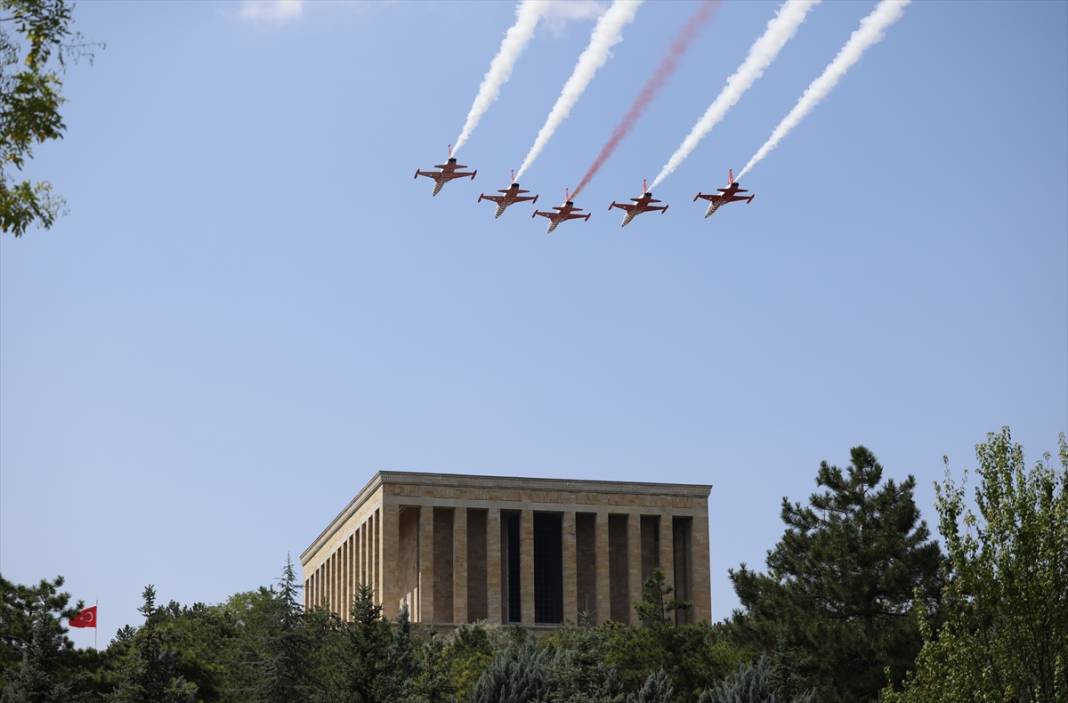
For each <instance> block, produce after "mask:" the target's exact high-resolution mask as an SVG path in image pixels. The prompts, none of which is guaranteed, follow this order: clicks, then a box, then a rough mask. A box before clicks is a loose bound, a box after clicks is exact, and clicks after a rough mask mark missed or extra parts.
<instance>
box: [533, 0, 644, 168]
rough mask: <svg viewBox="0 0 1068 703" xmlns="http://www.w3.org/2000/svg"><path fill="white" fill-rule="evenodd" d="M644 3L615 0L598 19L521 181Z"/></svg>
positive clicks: (539, 138) (534, 148) (536, 143)
mask: <svg viewBox="0 0 1068 703" xmlns="http://www.w3.org/2000/svg"><path fill="white" fill-rule="evenodd" d="M641 2H642V0H615V1H614V2H613V3H612V6H611V7H610V8H608V11H607V12H605V13H604V14H603V15H601V18H600V19H599V20H597V26H596V27H594V28H593V34H591V35H590V43H589V44H588V45H587V46H586V49H585V51H583V52H582V55H580V56H579V58H578V63H576V64H575V69H574V70H573V71H572V72H571V77H570V78H568V79H567V83H564V88H563V90H561V91H560V97H558V98H557V99H556V104H554V105H553V109H552V110H550V111H549V116H548V117H547V118H546V119H545V124H544V125H542V128H541V129H540V130H539V131H538V136H537V138H535V139H534V145H533V146H531V147H530V152H529V153H528V154H527V158H525V159H523V165H522V166H520V167H519V172H518V173H516V174H515V177H516V180H517V181H518V180H519V178H520V177H521V176H522V175H523V173H524V172H525V171H526V170H527V169H528V168H530V165H531V164H532V163H534V159H536V158H538V154H540V153H541V150H542V149H544V148H545V145H546V144H548V143H549V139H550V138H551V137H552V136H553V132H555V131H556V128H557V127H559V126H560V123H561V122H563V121H564V119H565V118H566V117H567V115H568V113H570V112H571V108H573V107H574V106H575V103H577V102H578V99H579V98H580V97H581V96H582V93H583V91H584V90H586V86H588V85H589V84H590V81H592V80H593V77H594V76H595V75H597V71H598V69H600V68H601V66H604V64H605V63H606V62H607V61H608V58H609V56H610V55H611V50H612V47H613V46H615V45H616V44H618V43H619V42H620V41H621V40H622V39H623V27H625V26H626V25H627V24H628V23H629V22H630V21H631V20H633V19H634V15H635V13H637V12H638V6H639V5H641Z"/></svg>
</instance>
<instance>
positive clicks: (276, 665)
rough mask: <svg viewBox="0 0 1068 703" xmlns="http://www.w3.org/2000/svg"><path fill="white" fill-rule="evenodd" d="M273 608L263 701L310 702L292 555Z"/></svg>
mask: <svg viewBox="0 0 1068 703" xmlns="http://www.w3.org/2000/svg"><path fill="white" fill-rule="evenodd" d="M273 605H274V607H273V608H272V611H273V614H274V622H272V623H270V629H269V631H268V634H267V638H266V639H267V641H266V642H265V647H264V649H265V650H266V652H265V654H266V661H265V662H264V666H263V673H262V676H261V677H260V684H261V688H260V691H259V699H260V700H262V701H264V702H265V703H299V702H300V701H304V700H307V687H308V674H307V672H308V662H307V648H306V647H307V637H306V636H305V632H304V628H303V615H304V609H303V607H302V606H301V604H300V585H299V584H298V583H297V575H296V571H295V569H294V568H293V560H292V559H291V558H290V557H289V555H288V554H287V555H286V563H285V566H283V567H282V576H281V577H280V578H279V579H278V590H277V591H274V598H273Z"/></svg>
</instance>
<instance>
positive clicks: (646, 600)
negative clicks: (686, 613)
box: [634, 567, 690, 627]
mask: <svg viewBox="0 0 1068 703" xmlns="http://www.w3.org/2000/svg"><path fill="white" fill-rule="evenodd" d="M672 590H673V589H672V588H671V586H668V585H667V581H666V580H665V579H664V572H663V571H661V570H660V567H657V568H655V569H653V572H652V573H651V574H649V578H647V579H646V580H645V583H644V584H642V595H641V599H640V600H639V601H638V602H637V603H635V604H634V610H635V612H637V613H638V621H639V622H640V623H641V624H642V626H643V627H658V626H663V625H667V624H669V623H672V622H673V621H674V613H675V611H676V610H684V609H687V608H689V607H690V603H687V602H685V601H680V600H676V599H674V598H672V597H671V592H672Z"/></svg>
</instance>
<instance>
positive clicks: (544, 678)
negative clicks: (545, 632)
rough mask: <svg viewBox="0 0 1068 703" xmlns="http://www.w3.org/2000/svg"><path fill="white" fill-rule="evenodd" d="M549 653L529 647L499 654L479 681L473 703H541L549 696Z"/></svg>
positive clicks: (526, 645) (528, 645) (525, 646)
mask: <svg viewBox="0 0 1068 703" xmlns="http://www.w3.org/2000/svg"><path fill="white" fill-rule="evenodd" d="M545 659H546V650H544V649H538V648H537V647H536V646H534V645H533V644H531V643H527V644H525V645H523V646H521V647H518V648H516V649H512V650H509V651H506V652H504V653H503V654H500V655H498V656H497V658H495V659H494V660H493V663H492V664H490V666H489V668H487V669H486V670H485V671H484V672H483V673H482V677H481V678H479V680H478V685H477V686H475V693H474V695H473V696H472V700H473V701H474V703H542V701H544V700H545V699H546V697H547V695H548V692H549V674H548V671H547V667H546V663H545Z"/></svg>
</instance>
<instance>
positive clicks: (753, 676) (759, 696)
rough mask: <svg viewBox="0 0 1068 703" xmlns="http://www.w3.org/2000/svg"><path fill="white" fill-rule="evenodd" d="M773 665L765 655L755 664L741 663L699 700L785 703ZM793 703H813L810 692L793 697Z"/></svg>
mask: <svg viewBox="0 0 1068 703" xmlns="http://www.w3.org/2000/svg"><path fill="white" fill-rule="evenodd" d="M773 679H774V666H773V665H772V663H771V659H769V658H768V657H766V656H762V657H760V658H759V659H757V660H756V662H754V663H752V664H741V665H739V667H738V670H737V671H735V672H734V673H733V674H731V675H730V676H728V677H727V678H725V679H723V680H722V681H720V682H719V683H718V684H716V685H715V686H713V687H712V688H710V689H708V690H707V691H705V692H704V693H702V694H701V697H700V698H699V699H697V703H786V702H787V700H788V699H787V698H785V697H783V696H782V695H781V694H780V693H779V692H778V691H777V690H776V688H775V684H774V681H773ZM789 700H791V701H792V703H812V701H813V695H812V693H811V692H809V693H803V694H801V695H799V696H796V697H794V698H792V699H789Z"/></svg>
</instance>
